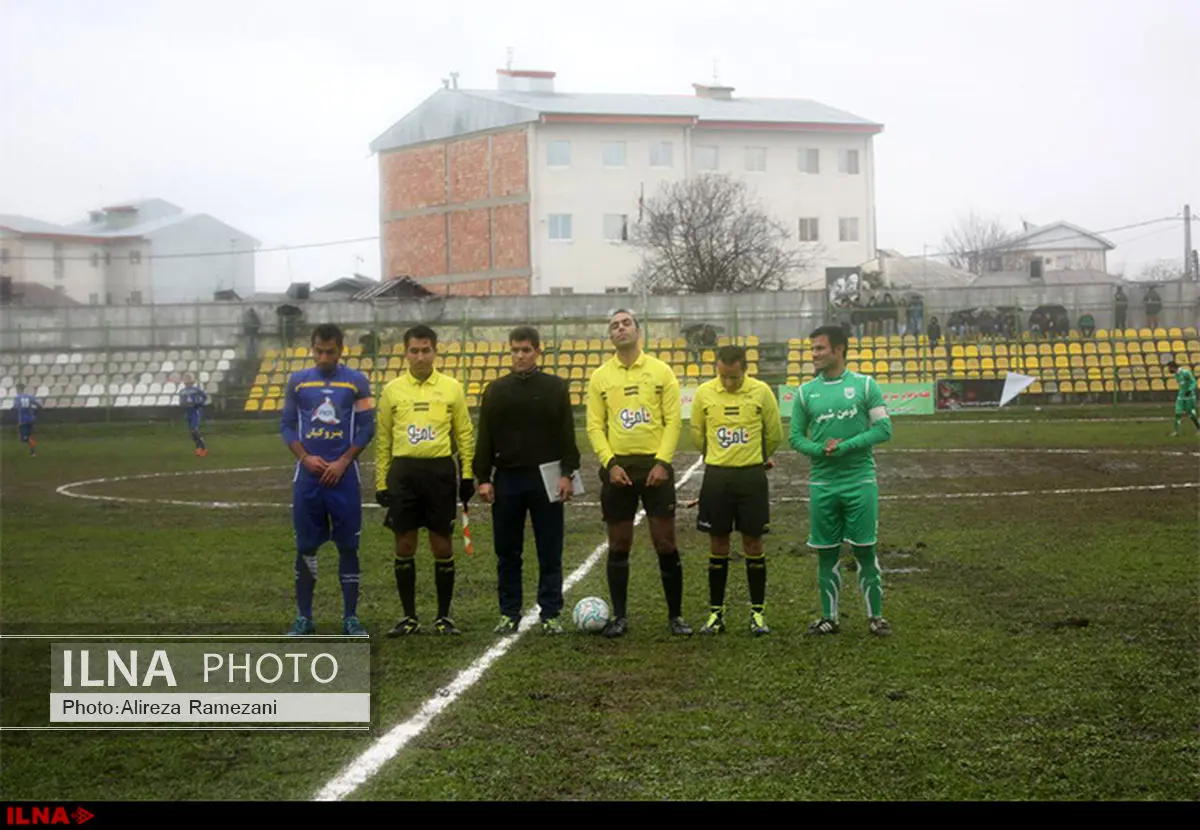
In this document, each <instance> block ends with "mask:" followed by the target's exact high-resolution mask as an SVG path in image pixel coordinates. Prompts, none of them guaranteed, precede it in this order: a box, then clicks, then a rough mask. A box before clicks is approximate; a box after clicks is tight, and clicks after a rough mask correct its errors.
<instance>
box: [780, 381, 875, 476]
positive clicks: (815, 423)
mask: <svg viewBox="0 0 1200 830" xmlns="http://www.w3.org/2000/svg"><path fill="white" fill-rule="evenodd" d="M789 437H790V442H791V445H792V448H793V449H794V450H796V452H799V453H803V454H804V455H807V456H808V457H809V458H811V459H812V484H813V485H816V486H821V485H852V484H859V483H866V482H873V481H875V453H874V451H873V450H872V449H871V448H872V447H873V446H874V445H875V444H881V443H883V442H884V441H887V440H888V439H890V438H891V437H892V422H891V419H890V418H889V417H888V414H887V407H886V406H885V405H884V403H883V392H882V390H880V388H879V384H878V383H876V382H875V379H874V378H873V377H871V376H869V375H860V374H858V373H857V372H851V371H849V370H847V371H845V372H843V373H842V374H841V375H840V376H839V377H836V378H827V377H825V376H824V375H818V376H817V377H816V378H814V379H813V380H810V381H809V382H808V383H806V384H804V385H803V386H801V387H800V391H799V392H798V393H797V395H796V400H795V402H794V403H793V404H792V423H791V434H790V436H789ZM830 438H837V439H838V441H839V444H838V447H837V449H836V450H835V452H834V454H833V455H828V456H827V455H826V454H825V443H826V442H827V441H828V440H829V439H830Z"/></svg>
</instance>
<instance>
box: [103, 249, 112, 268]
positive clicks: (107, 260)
mask: <svg viewBox="0 0 1200 830" xmlns="http://www.w3.org/2000/svg"><path fill="white" fill-rule="evenodd" d="M104 264H105V265H112V252H110V251H105V252H104Z"/></svg>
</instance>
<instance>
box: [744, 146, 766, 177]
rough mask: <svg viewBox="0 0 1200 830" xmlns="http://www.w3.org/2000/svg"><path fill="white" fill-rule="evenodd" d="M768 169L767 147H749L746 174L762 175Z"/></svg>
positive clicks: (747, 149)
mask: <svg viewBox="0 0 1200 830" xmlns="http://www.w3.org/2000/svg"><path fill="white" fill-rule="evenodd" d="M766 169H767V148H766V147H747V148H746V172H747V173H762V172H763V171H765V170H766Z"/></svg>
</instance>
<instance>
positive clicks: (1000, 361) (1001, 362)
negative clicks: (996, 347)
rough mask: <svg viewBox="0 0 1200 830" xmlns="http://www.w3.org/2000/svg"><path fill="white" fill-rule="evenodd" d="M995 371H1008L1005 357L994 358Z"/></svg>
mask: <svg viewBox="0 0 1200 830" xmlns="http://www.w3.org/2000/svg"><path fill="white" fill-rule="evenodd" d="M996 370H997V371H1000V372H1007V371H1008V358H1007V357H998V358H996Z"/></svg>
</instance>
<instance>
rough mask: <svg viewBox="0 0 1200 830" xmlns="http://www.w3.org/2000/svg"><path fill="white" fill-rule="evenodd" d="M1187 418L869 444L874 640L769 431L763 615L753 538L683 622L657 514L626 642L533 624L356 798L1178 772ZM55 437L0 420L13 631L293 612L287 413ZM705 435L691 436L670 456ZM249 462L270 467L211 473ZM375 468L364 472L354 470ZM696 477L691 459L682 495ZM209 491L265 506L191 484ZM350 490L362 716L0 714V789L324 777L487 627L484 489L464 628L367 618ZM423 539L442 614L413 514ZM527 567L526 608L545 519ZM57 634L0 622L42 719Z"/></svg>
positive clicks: (322, 621)
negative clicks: (820, 619)
mask: <svg viewBox="0 0 1200 830" xmlns="http://www.w3.org/2000/svg"><path fill="white" fill-rule="evenodd" d="M1169 414H1170V408H1169V406H1167V407H1162V406H1160V407H1156V408H1137V407H1134V408H1120V409H1112V408H1095V409H1081V408H1071V409H1058V410H1050V411H1046V412H1036V413H1035V412H1033V411H1032V409H1031V408H1029V407H1025V408H1021V409H1016V410H1012V411H1005V412H1003V413H1000V414H997V413H994V412H993V413H974V414H963V415H958V416H956V417H953V418H949V417H946V416H938V417H935V418H930V419H904V420H898V421H897V424H896V435H895V439H894V440H893V442H892V443H891V444H889V445H887V446H886V447H885V448H883V449H882V450H881V451H880V452H879V454H878V459H879V467H880V484H881V488H880V489H881V492H882V493H883V495H884V500H883V501H882V504H881V520H880V540H881V544H880V552H881V561H882V564H883V567H884V569H885V597H884V613H885V615H886V616H887V617H888V618H889V620H890V621H891V622H892V624H893V627H894V629H895V634H894V636H893V637H891V638H890V639H887V640H878V639H875V638H871V637H870V636H869V635H868V634H867V631H866V625H865V621H864V619H863V609H862V605H861V601H860V599H859V598H857V597H856V596H855V593H856V592H855V591H854V581H853V574H852V573H847V574H846V576H847V580H846V585H845V591H844V595H843V619H842V622H843V632H842V634H840V635H839V636H837V637H831V638H806V637H804V636H803V632H804V629H805V627H806V625H807V623H808V622H809V621H810V620H811V619H813V618H814V617H815V616H816V615H817V613H818V605H817V592H816V586H815V582H816V558H815V556H813V555H812V554H811V553H810V552H809V551H808V550H807V549H806V548H805V546H804V540H805V537H806V531H807V527H808V518H807V502H806V501H805V497H806V496H807V487H806V484H805V481H806V477H807V476H806V473H807V462H806V461H805V460H803V459H801V458H800V457H798V456H796V455H795V454H793V453H791V452H790V451H781V452H780V453H779V455H778V460H779V467H778V469H776V470H775V471H774V472H773V473H772V474H771V475H772V488H773V489H772V496H773V501H774V504H773V516H772V518H773V522H772V533H771V535H770V536H769V537H768V546H767V552H768V562H769V577H768V579H769V585H768V596H767V600H768V606H767V617H768V621H769V622H770V623H771V626H772V628H773V633H772V635H771V636H770V637H767V638H763V639H753V638H751V637H750V635H749V633H748V632H747V631H746V630H745V628H744V624H745V620H746V617H747V611H746V602H747V595H746V579H745V571H744V569H743V567H742V563H741V560H740V558H738V557H736V555H735V562H734V563H733V567H732V568H731V571H730V579H729V598H728V605H729V607H730V613H731V619H732V620H733V622H734V623H735V625H734V626H733V627H732V628H731V631H730V632H729V633H728V634H726V635H725V636H723V637H720V638H717V639H702V638H700V637H694V638H691V639H690V640H679V639H674V638H672V637H670V635H669V634H668V633H667V629H666V620H665V608H664V604H663V599H662V589H661V585H660V583H659V579H658V573H657V567H656V563H655V562H654V557H653V555H652V554H651V552H650V549H649V545H648V540H647V538H646V536H645V529H644V527H643V528H639V529H638V532H637V539H636V543H635V551H634V568H633V573H632V578H631V595H630V622H631V632H630V634H629V635H628V636H627V637H625V638H624V639H623V640H620V641H607V640H604V639H602V638H599V637H594V636H587V635H583V634H578V633H571V634H570V635H569V636H566V637H563V638H557V639H555V638H543V637H542V636H541V635H540V633H538V632H530V633H529V634H527V635H525V636H523V637H522V638H521V639H520V640H519V641H518V642H517V643H516V644H515V645H514V647H513V648H512V649H511V650H510V651H509V652H508V653H507V654H506V655H505V656H503V657H502V658H501V659H499V660H498V661H497V662H496V663H495V664H494V666H493V667H492V668H491V669H490V671H488V673H487V674H486V675H485V676H484V677H483V678H482V680H481V681H480V682H478V683H477V684H476V685H474V686H473V687H472V688H470V689H469V690H468V691H467V692H466V693H465V694H464V695H463V696H462V697H461V698H460V699H459V700H457V701H456V702H455V703H454V704H452V705H451V706H450V707H449V708H448V709H447V710H446V711H445V712H444V713H443V714H442V715H441V716H440V717H439V718H438V719H437V720H435V721H434V722H433V724H432V725H431V726H430V728H429V729H428V730H427V731H425V732H424V733H423V734H421V735H420V736H419V737H418V738H416V739H415V740H414V741H413V743H412V744H410V745H409V746H408V747H407V748H405V749H404V750H402V751H401V752H400V753H399V755H398V756H397V757H395V758H394V759H393V760H391V761H389V762H388V763H387V764H385V765H384V766H383V767H382V769H381V770H380V772H379V774H378V775H376V776H374V777H373V778H371V779H370V780H369V781H367V782H366V784H365V785H363V786H362V787H361V788H359V789H357V790H356V791H354V792H353V793H352V794H351V796H350V798H354V799H486V800H532V799H648V800H657V799H902V800H907V799H956V800H962V799H1082V800H1110V799H1111V800H1118V799H1119V800H1125V799H1131V800H1140V799H1170V800H1194V799H1195V798H1196V797H1197V795H1198V793H1200V732H1198V727H1200V712H1198V707H1197V700H1198V699H1200V648H1198V647H1200V603H1198V602H1197V599H1198V596H1197V587H1198V581H1197V577H1198V575H1200V568H1198V559H1197V553H1198V544H1197V542H1198V530H1197V493H1198V491H1197V489H1194V488H1195V485H1196V483H1197V482H1198V481H1200V470H1198V458H1197V455H1196V452H1197V450H1198V449H1200V441H1197V440H1196V438H1195V436H1194V435H1193V434H1191V428H1190V426H1188V425H1187V424H1185V425H1184V435H1185V436H1186V437H1184V438H1180V439H1171V438H1169V437H1167V432H1168V431H1169V421H1168V420H1167V418H1168V416H1169ZM1079 419H1091V421H1090V422H1082V423H1081V422H1079ZM993 421H998V423H995V422H993ZM38 434H39V439H40V442H39V457H38V458H36V459H30V458H28V457H27V456H26V455H24V449H23V448H22V447H21V446H20V445H18V444H17V442H16V435H15V429H13V428H11V427H6V428H5V433H4V435H3V443H2V444H0V451H2V453H3V457H2V458H3V470H2V476H0V485H2V490H0V498H2V505H3V517H2V526H0V545H2V558H0V598H2V603H3V604H2V606H0V623H2V625H3V627H4V631H5V632H6V633H13V632H16V631H41V632H65V633H83V632H89V631H94V632H104V633H108V632H114V633H127V632H128V633H134V632H136V633H142V634H148V633H156V632H171V633H178V632H193V633H216V632H229V631H236V632H239V633H262V632H269V633H281V632H282V631H284V630H286V628H287V627H288V625H289V623H290V622H291V618H292V617H293V616H294V613H295V611H294V606H293V604H292V591H293V586H292V559H293V546H292V537H291V528H290V517H289V513H288V509H287V508H286V506H284V505H286V504H287V502H288V499H289V496H290V478H291V472H290V469H291V468H290V465H288V464H287V463H286V462H287V453H286V450H285V449H284V448H283V446H282V445H281V443H280V441H279V439H278V438H277V437H276V435H275V434H274V424H273V423H270V422H218V423H213V424H210V425H209V427H208V438H209V445H210V448H211V455H210V456H209V457H208V458H205V459H198V458H195V457H193V455H192V454H191V444H190V441H189V439H188V436H187V434H186V430H185V429H184V428H183V427H182V425H180V424H173V425H168V424H144V425H116V424H112V425H103V424H100V425H91V426H68V425H61V426H59V425H55V424H52V423H43V424H40V425H39V430H38ZM582 445H586V442H583V443H582V444H581V446H582ZM695 457H696V456H695V453H694V452H693V451H691V449H690V447H688V446H687V444H686V440H685V442H684V446H683V449H681V452H680V455H679V457H678V459H677V465H676V466H677V469H679V470H683V469H686V468H687V467H688V466H690V465H691V463H692V461H694V460H695ZM594 466H595V465H594V460H589V461H588V462H587V467H588V470H589V471H590V472H589V474H588V475H587V476H585V482H586V484H587V485H588V486H589V487H590V488H591V490H592V492H591V493H590V494H587V495H584V496H583V497H581V501H582V503H581V504H577V505H573V506H572V507H570V508H569V510H570V513H569V522H568V529H567V532H568V535H567V546H566V552H565V557H564V558H565V567H566V570H567V572H570V571H571V570H572V569H573V568H575V567H576V566H577V565H578V564H579V563H581V562H583V561H584V560H585V559H586V558H587V557H588V555H589V554H590V553H591V552H592V551H593V550H594V549H595V548H596V546H597V544H599V543H600V542H601V541H602V540H603V526H602V524H601V521H600V515H599V507H598V506H597V505H596V504H595V500H596V496H595V492H594V491H595V489H596V488H595V486H594V485H595V482H596V477H595V473H594ZM240 468H265V469H252V470H249V471H245V472H211V471H218V470H231V469H240ZM149 474H154V475H155V477H144V478H130V479H128V480H120V481H107V482H101V483H94V484H89V485H85V486H81V487H78V488H76V489H74V490H72V492H75V493H80V494H89V495H102V496H108V497H112V498H119V499H133V500H139V501H90V500H84V499H77V498H69V497H67V496H64V495H60V494H59V493H57V492H56V490H57V488H59V487H60V486H61V485H64V484H67V483H70V482H77V481H81V480H87V479H97V478H109V479H111V478H114V477H129V476H139V475H143V476H145V475H149ZM364 477H365V478H366V479H368V481H372V480H373V479H372V476H371V475H370V469H369V468H368V469H367V475H366V476H364ZM699 484H700V476H699V475H697V476H695V477H694V478H693V479H692V480H691V481H690V482H689V483H688V484H687V485H685V486H684V487H683V488H681V491H680V493H681V498H687V497H690V496H692V495H694V494H695V493H696V492H698V487H699ZM1162 485H1191V486H1182V487H1181V486H1175V487H1163V486H1162ZM368 486H369V485H368ZM1150 487H1157V488H1159V489H1147V488H1150ZM1050 491H1056V492H1050ZM1013 493H1019V494H1018V495H1012V494H1013ZM980 494H982V495H980ZM164 500H175V501H180V502H196V503H197V505H185V504H169V503H164ZM372 501H373V500H372V499H371V498H370V494H369V493H366V492H365V493H364V502H372ZM212 502H254V503H256V504H260V505H262V506H257V507H248V508H242V509H216V508H213V507H211V506H208V507H206V506H202V505H203V503H212ZM365 518H366V529H365V530H364V533H363V542H362V562H363V589H362V600H361V605H360V616H361V617H362V619H363V622H364V624H365V625H366V626H367V628H368V629H369V630H370V631H371V633H372V650H373V660H374V667H373V690H372V691H373V712H374V717H375V722H374V725H373V728H372V730H371V733H369V734H364V733H300V734H297V733H243V732H192V733H184V734H169V733H165V732H141V733H121V732H98V733H95V734H90V735H87V736H81V735H79V734H78V733H55V732H4V733H3V734H2V735H0V752H2V753H3V757H2V767H0V790H2V792H3V794H4V797H5V798H6V799H32V800H61V799H78V800H98V799H134V800H136V799H164V800H165V799H220V800H224V799H231V800H232V799H256V800H293V799H307V798H311V797H313V795H314V794H315V793H316V792H318V791H319V790H320V789H321V787H322V786H323V785H324V784H325V783H326V782H327V781H329V780H330V779H331V778H332V777H333V776H335V775H336V774H337V773H338V771H339V770H340V769H341V768H342V767H343V766H344V765H346V764H347V763H349V762H350V761H352V760H353V759H354V758H355V757H357V756H358V755H359V754H360V753H362V752H363V751H364V750H366V749H367V748H368V747H369V746H370V745H371V744H372V743H373V742H374V741H375V740H376V738H377V737H379V736H380V735H382V734H383V733H384V732H386V731H387V729H389V728H390V727H392V726H394V725H396V724H398V723H400V722H402V721H404V720H405V719H407V718H409V717H410V716H412V715H413V714H414V713H415V712H416V711H417V710H418V709H419V708H420V706H421V705H422V703H423V702H424V701H426V700H427V699H428V698H429V697H430V696H431V695H435V694H437V693H438V690H439V689H441V688H443V687H444V686H446V684H448V683H449V682H450V681H451V679H452V678H454V677H455V675H456V674H457V673H458V672H459V671H460V670H462V669H463V668H465V667H466V666H467V665H468V664H470V663H471V662H472V661H473V660H474V659H475V658H477V657H478V656H479V655H481V654H482V653H483V652H485V651H486V650H487V649H488V648H489V647H490V646H491V645H493V644H494V643H495V642H496V636H495V635H493V634H492V633H491V628H492V625H493V624H494V622H495V618H496V616H497V610H496V598H495V561H494V556H493V554H492V545H491V538H490V526H489V523H488V518H489V517H488V513H487V510H486V508H484V507H483V506H482V505H481V506H480V507H479V508H478V509H476V510H475V511H474V513H473V518H474V520H473V522H472V529H473V531H474V538H475V543H476V554H475V556H474V557H467V556H465V555H462V554H459V555H458V559H457V561H458V586H457V594H456V597H455V606H454V617H455V619H456V620H457V622H458V623H459V625H460V627H461V628H463V629H464V632H465V633H464V636H462V637H461V638H455V639H446V638H439V637H433V636H428V637H421V638H410V639H409V640H403V641H390V640H387V639H386V638H384V637H383V636H382V634H383V632H384V631H385V630H386V629H387V628H388V627H390V626H391V624H392V623H393V622H394V620H395V619H396V617H397V616H398V615H399V603H398V600H397V598H396V595H395V588H394V582H393V578H392V569H391V552H390V551H391V536H390V534H389V533H388V532H387V531H386V530H384V529H383V528H382V527H381V526H379V520H380V518H381V516H380V512H379V511H378V510H376V509H373V508H368V509H367V510H366V517H365ZM694 522H695V518H694V511H688V510H685V509H683V508H682V506H681V509H680V520H679V529H680V550H681V552H682V554H683V557H684V577H685V613H686V616H687V617H688V618H689V620H690V621H691V622H692V623H693V624H694V625H696V626H699V625H700V624H701V623H702V621H703V616H704V612H705V610H706V606H707V583H706V570H705V568H706V559H707V540H706V539H705V538H704V537H703V536H701V535H700V534H698V533H697V532H696V531H695V528H694ZM418 556H419V562H420V565H419V572H418V606H419V610H420V611H421V613H422V616H423V618H424V619H425V620H427V621H428V620H429V619H431V618H432V616H433V614H432V612H433V609H434V598H433V596H434V595H433V566H432V562H431V559H430V558H429V555H428V552H427V549H426V547H425V543H424V542H422V550H421V552H420V553H419V554H418ZM846 558H847V560H848V561H847V564H849V561H850V557H849V556H848V555H847V557H846ZM322 560H323V561H322V568H323V571H322V574H323V576H322V579H321V581H320V582H319V583H318V586H317V623H318V626H319V627H320V628H321V629H322V630H323V631H326V632H330V633H333V632H335V631H336V630H337V624H338V620H339V615H340V593H339V589H338V585H337V581H336V577H335V576H334V574H335V573H336V553H335V552H334V550H333V548H332V546H327V547H326V548H325V549H324V550H323V553H322ZM526 564H527V567H526V580H525V581H526V603H527V605H528V604H529V603H531V602H532V601H533V597H534V593H535V591H534V586H535V583H536V558H535V557H534V556H533V555H532V548H531V545H530V546H527V549H526ZM589 594H596V595H600V596H607V589H606V587H605V585H604V579H603V567H602V566H599V567H596V568H594V569H593V570H592V571H591V572H590V573H589V574H588V575H587V576H586V577H585V578H584V579H583V581H582V582H581V583H580V584H579V585H578V586H576V587H575V588H574V589H573V590H572V591H571V592H570V594H569V595H568V597H567V602H568V606H570V605H571V604H572V603H573V602H574V601H576V600H578V599H579V598H581V597H583V596H587V595H589ZM39 648H40V649H43V650H44V649H45V645H44V644H40V645H38V644H34V645H30V643H29V642H28V641H11V640H6V641H5V652H4V655H3V656H4V659H5V664H4V666H3V673H2V674H0V694H2V712H3V714H2V717H3V724H4V725H9V726H11V725H14V724H35V723H40V724H44V723H45V722H46V711H47V698H46V693H47V692H46V690H47V682H46V677H45V676H44V674H43V673H41V672H38V671H32V670H30V671H21V670H20V669H21V667H22V666H32V665H35V664H37V661H38V659H39V658H38V657H37V655H36V654H35V653H34V652H35V651H36V649H39Z"/></svg>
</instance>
